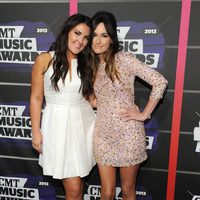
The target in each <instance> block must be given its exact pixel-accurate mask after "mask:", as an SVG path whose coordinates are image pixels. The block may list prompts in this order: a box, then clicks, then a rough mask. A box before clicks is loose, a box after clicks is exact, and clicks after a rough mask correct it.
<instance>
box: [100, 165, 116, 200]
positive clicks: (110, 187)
mask: <svg viewBox="0 0 200 200" xmlns="http://www.w3.org/2000/svg"><path fill="white" fill-rule="evenodd" d="M97 166H98V169H99V175H100V180H101V200H113V199H114V197H115V186H116V168H115V167H111V166H105V165H100V164H97Z"/></svg>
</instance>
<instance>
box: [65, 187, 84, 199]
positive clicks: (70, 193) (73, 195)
mask: <svg viewBox="0 0 200 200" xmlns="http://www.w3.org/2000/svg"><path fill="white" fill-rule="evenodd" d="M65 192H66V197H67V199H68V198H69V199H79V198H80V197H81V196H82V188H81V187H77V186H75V187H70V189H68V190H67V191H65Z"/></svg>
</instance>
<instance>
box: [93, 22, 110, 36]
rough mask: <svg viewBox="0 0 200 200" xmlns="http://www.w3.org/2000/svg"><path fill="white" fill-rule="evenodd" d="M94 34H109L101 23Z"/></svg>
mask: <svg viewBox="0 0 200 200" xmlns="http://www.w3.org/2000/svg"><path fill="white" fill-rule="evenodd" d="M94 32H105V33H106V32H107V31H106V28H105V25H104V23H103V22H101V23H99V24H98V25H97V27H96V29H95V30H94Z"/></svg>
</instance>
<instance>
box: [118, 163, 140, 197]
mask: <svg viewBox="0 0 200 200" xmlns="http://www.w3.org/2000/svg"><path fill="white" fill-rule="evenodd" d="M139 166H140V165H139V164H138V165H135V166H130V167H121V168H120V179H121V186H122V199H123V200H136V190H135V186H136V178H137V174H138V169H139Z"/></svg>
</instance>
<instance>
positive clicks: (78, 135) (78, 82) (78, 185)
mask: <svg viewBox="0 0 200 200" xmlns="http://www.w3.org/2000/svg"><path fill="white" fill-rule="evenodd" d="M90 28H91V25H90V18H89V17H87V16H85V15H82V14H75V15H72V16H70V17H69V18H68V19H67V20H66V21H65V22H64V24H63V26H62V27H61V30H60V32H59V34H58V36H57V39H56V41H55V42H54V43H53V44H52V46H51V47H50V51H48V52H46V53H42V54H40V55H39V56H38V57H37V58H36V60H35V64H34V65H33V69H32V81H31V98H30V113H31V123H32V146H33V148H34V149H35V150H37V151H38V152H39V153H40V156H39V164H40V165H41V166H42V168H43V174H44V175H48V176H52V177H53V178H56V179H62V183H63V186H64V189H65V193H66V199H67V200H72V199H75V200H81V199H82V192H83V180H82V177H84V176H87V175H88V174H89V172H90V171H91V169H92V167H93V166H94V165H95V162H94V159H93V152H92V137H93V136H92V134H93V127H94V120H95V115H94V112H93V109H92V107H91V105H90V103H89V102H88V99H89V98H90V96H91V95H92V93H93V87H92V69H91V65H90V63H89V62H88V60H90V59H89V57H88V56H89V55H90V54H89V53H90V52H89V47H88V40H89V36H90ZM44 101H45V106H44V110H43V113H42V105H43V102H44ZM41 113H42V117H41ZM40 121H41V126H40Z"/></svg>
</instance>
